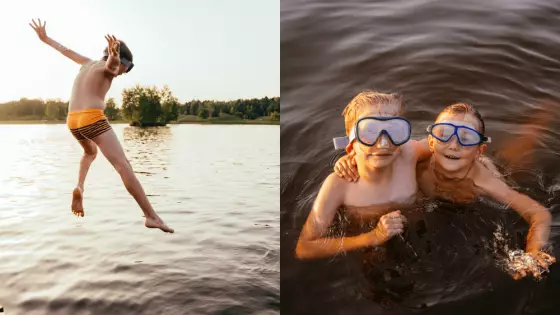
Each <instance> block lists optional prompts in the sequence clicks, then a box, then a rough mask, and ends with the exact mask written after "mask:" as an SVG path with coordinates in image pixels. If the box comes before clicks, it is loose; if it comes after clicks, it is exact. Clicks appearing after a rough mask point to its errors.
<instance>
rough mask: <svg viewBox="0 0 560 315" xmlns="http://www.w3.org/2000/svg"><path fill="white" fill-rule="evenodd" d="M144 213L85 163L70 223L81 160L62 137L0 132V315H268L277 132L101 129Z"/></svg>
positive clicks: (56, 130)
mask: <svg viewBox="0 0 560 315" xmlns="http://www.w3.org/2000/svg"><path fill="white" fill-rule="evenodd" d="M113 127H114V129H115V131H116V133H117V135H118V137H119V139H120V140H121V141H122V143H123V146H124V148H125V151H126V154H127V156H128V158H129V160H130V162H131V164H132V166H133V168H134V170H135V172H136V174H137V176H138V178H139V180H140V182H141V183H142V184H143V186H144V189H145V190H146V192H147V193H148V194H149V199H150V201H151V202H152V204H153V205H154V208H155V209H156V211H157V212H158V213H159V214H160V216H161V217H162V218H163V219H164V220H165V221H166V222H167V223H168V224H169V225H170V226H171V227H173V228H174V229H175V231H176V233H175V234H164V233H163V232H161V231H159V230H153V229H147V228H145V227H144V226H143V222H144V221H143V217H142V212H141V211H140V208H139V207H138V206H137V204H136V203H135V201H134V199H133V198H132V197H131V196H130V195H129V194H128V192H127V191H126V189H125V188H124V186H123V185H122V182H121V180H120V177H119V176H118V174H117V173H116V171H114V170H113V168H112V167H111V165H110V164H109V163H108V162H107V160H105V159H104V157H103V155H102V154H101V153H99V155H98V157H97V159H96V160H95V161H94V162H93V165H92V167H91V169H90V172H89V174H88V177H87V179H86V186H85V201H84V208H85V217H84V218H78V217H75V216H73V215H72V214H71V211H70V201H71V191H72V189H73V188H74V187H75V185H76V182H77V176H78V163H79V160H80V157H81V154H82V152H81V147H80V146H79V144H78V143H77V142H76V141H75V140H74V139H73V138H72V136H71V134H70V133H69V131H68V130H67V129H66V127H65V126H64V125H0V135H1V138H2V152H1V153H0V253H1V254H0V304H2V305H4V307H5V311H6V314H10V315H11V314H14V315H15V314H26V315H34V314H48V315H53V314H72V315H74V314H76V315H77V314H107V315H109V314H111V315H113V314H150V315H151V314H158V315H159V314H162V315H163V314H277V313H278V312H279V307H280V306H279V304H280V288H279V239H278V235H279V222H278V209H279V196H278V193H279V128H278V126H234V125H232V126H199V125H172V126H168V127H161V128H147V129H140V128H134V127H128V126H126V125H115V126H113Z"/></svg>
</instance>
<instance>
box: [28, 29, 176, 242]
mask: <svg viewBox="0 0 560 315" xmlns="http://www.w3.org/2000/svg"><path fill="white" fill-rule="evenodd" d="M38 21H39V23H38V24H37V23H35V20H32V23H33V24H31V23H29V25H30V26H31V27H32V28H33V29H34V30H35V32H36V33H37V35H38V36H39V39H40V40H41V41H42V42H44V43H45V44H47V45H49V46H51V47H52V48H54V49H56V50H57V51H59V52H60V53H62V54H63V55H64V56H66V57H68V58H69V59H71V60H73V61H74V62H76V63H77V64H79V65H81V66H82V67H81V68H80V72H79V73H78V75H77V76H76V79H75V80H74V86H73V88H72V96H71V98H70V104H69V109H68V118H67V124H68V128H69V129H70V131H71V133H72V135H74V137H75V138H76V140H77V141H78V143H80V145H81V146H82V147H83V149H84V155H83V157H82V159H81V161H80V171H79V176H78V185H77V187H76V188H75V189H74V191H73V192H72V212H73V213H74V214H75V215H77V216H81V217H83V216H84V209H83V205H82V200H83V193H84V182H85V179H86V175H87V173H88V170H89V168H90V166H91V163H92V162H93V160H94V159H95V157H96V156H97V148H98V147H99V149H100V150H101V152H102V153H103V155H104V156H105V157H106V158H107V160H108V161H109V162H110V163H111V164H112V165H113V167H114V168H115V170H116V171H117V172H118V173H119V175H120V176H121V179H122V181H123V183H124V186H125V187H126V189H127V190H128V192H129V193H130V194H131V195H132V196H133V197H134V199H135V200H136V202H137V203H138V205H139V206H140V208H141V209H142V211H143V212H144V216H145V217H146V221H145V226H146V227H148V228H158V229H161V230H162V231H165V232H169V233H173V232H174V231H173V229H171V228H169V227H168V226H167V225H166V224H165V223H164V222H163V220H162V219H161V218H160V217H159V216H158V215H157V213H156V212H155V211H154V209H153V208H152V205H151V204H150V202H149V201H148V198H147V196H146V193H145V192H144V189H143V188H142V185H141V184H140V182H139V181H138V178H136V175H135V174H134V171H133V170H132V166H131V165H130V163H129V161H128V159H127V158H126V156H125V153H124V150H123V148H122V146H121V144H120V143H119V140H118V139H117V136H116V134H115V132H114V131H113V129H112V128H111V126H110V125H109V122H108V120H107V118H106V117H105V115H104V112H103V110H104V108H105V95H106V94H107V92H108V91H109V88H110V87H111V83H112V81H113V79H114V78H115V77H117V76H119V75H122V74H123V73H126V72H129V71H130V70H131V69H132V67H133V63H132V53H131V52H130V50H129V49H128V47H127V46H126V45H125V43H124V42H122V41H119V40H117V39H116V38H115V37H114V36H112V35H107V36H105V39H107V43H108V47H107V48H105V51H104V52H105V56H104V57H103V58H102V59H101V60H91V59H89V58H87V57H84V56H82V55H80V54H78V53H76V52H74V51H72V50H70V49H68V48H66V47H64V46H62V45H61V44H59V43H58V42H56V41H55V40H53V39H52V38H50V37H48V36H47V32H46V29H45V26H46V24H47V23H46V22H44V23H43V24H41V20H40V19H39V20H38Z"/></svg>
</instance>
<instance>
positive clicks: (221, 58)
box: [0, 0, 280, 104]
mask: <svg viewBox="0 0 560 315" xmlns="http://www.w3.org/2000/svg"><path fill="white" fill-rule="evenodd" d="M8 3H9V4H8ZM8 3H6V4H5V5H4V8H3V9H2V10H0V29H1V30H2V31H1V32H2V49H1V50H0V60H1V61H2V67H1V70H0V87H1V89H0V102H7V101H12V100H19V99H20V98H22V97H27V98H42V99H49V98H60V99H62V100H63V101H67V100H68V99H69V97H70V92H71V89H72V83H73V80H74V77H75V75H76V74H77V72H78V70H79V67H80V66H79V65H78V64H76V63H74V62H73V61H71V60H70V59H67V58H66V57H64V56H63V55H62V54H60V53H59V52H58V51H56V50H54V49H53V48H51V47H49V46H48V45H46V44H44V43H43V42H41V41H40V40H39V38H38V37H37V35H36V33H35V32H34V31H33V29H32V28H31V27H30V26H29V24H28V23H30V22H31V19H32V18H35V19H37V18H41V21H47V26H46V30H47V35H48V36H49V37H51V38H53V39H54V40H56V41H58V42H59V43H61V44H62V45H64V46H66V47H68V48H70V49H72V50H75V51H76V52H78V53H80V54H82V55H84V56H87V57H89V58H92V59H99V58H101V57H102V54H103V49H104V48H105V47H106V44H107V41H106V40H105V38H104V35H105V34H107V33H110V34H114V35H115V36H116V37H117V38H118V39H123V40H124V41H125V42H126V43H127V45H128V46H129V47H130V49H131V51H132V54H133V56H134V69H133V70H132V71H131V72H130V73H128V74H126V75H123V76H120V77H118V78H116V79H115V80H114V81H113V85H112V87H111V90H110V91H109V93H108V95H107V98H109V97H115V99H116V101H117V103H118V104H120V103H121V92H122V90H123V88H128V87H133V86H134V85H136V84H140V85H143V86H153V85H155V86H157V87H159V88H161V87H163V85H164V84H167V85H168V86H169V88H170V89H171V91H172V92H173V94H174V95H175V96H176V97H178V98H179V101H180V102H181V103H183V102H185V101H188V100H191V99H195V98H196V99H200V100H207V99H208V100H232V99H238V98H253V97H255V98H261V97H265V96H268V97H274V96H280V0H237V1H235V0H196V1H195V0H79V1H76V0H73V1H71V0H18V1H10V2H8Z"/></svg>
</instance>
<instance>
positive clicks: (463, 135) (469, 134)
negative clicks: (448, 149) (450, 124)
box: [457, 127, 482, 145]
mask: <svg viewBox="0 0 560 315" xmlns="http://www.w3.org/2000/svg"><path fill="white" fill-rule="evenodd" d="M457 133H458V134H459V139H460V140H461V141H460V142H461V143H462V144H463V145H475V144H479V143H480V142H481V140H482V139H481V138H480V135H479V134H478V133H477V132H475V131H474V130H470V129H467V128H465V127H458V132H457Z"/></svg>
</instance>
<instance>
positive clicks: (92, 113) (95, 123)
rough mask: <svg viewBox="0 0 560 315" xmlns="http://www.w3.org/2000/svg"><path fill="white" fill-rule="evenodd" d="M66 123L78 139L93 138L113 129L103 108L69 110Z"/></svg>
mask: <svg viewBox="0 0 560 315" xmlns="http://www.w3.org/2000/svg"><path fill="white" fill-rule="evenodd" d="M66 124H67V125H68V128H69V129H70V132H72V135H74V137H75V138H76V139H77V140H85V139H90V140H91V139H94V138H95V137H97V136H99V135H101V134H103V133H105V132H107V131H109V130H111V125H109V121H108V120H107V117H105V114H104V113H103V110H102V109H86V110H82V111H78V112H69V113H68V118H67V120H66Z"/></svg>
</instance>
